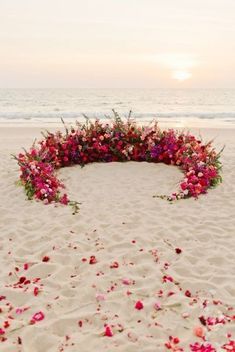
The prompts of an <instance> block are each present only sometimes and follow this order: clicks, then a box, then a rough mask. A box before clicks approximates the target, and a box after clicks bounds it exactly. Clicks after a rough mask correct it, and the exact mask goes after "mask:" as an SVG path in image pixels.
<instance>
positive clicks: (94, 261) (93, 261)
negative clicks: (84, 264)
mask: <svg viewBox="0 0 235 352" xmlns="http://www.w3.org/2000/svg"><path fill="white" fill-rule="evenodd" d="M96 263H97V259H96V257H95V256H94V255H91V256H90V261H89V264H96Z"/></svg>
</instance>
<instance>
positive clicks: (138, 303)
mask: <svg viewBox="0 0 235 352" xmlns="http://www.w3.org/2000/svg"><path fill="white" fill-rule="evenodd" d="M143 308H144V305H143V303H142V302H141V301H137V302H136V303H135V309H137V310H141V309H143Z"/></svg>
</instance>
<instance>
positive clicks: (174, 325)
mask: <svg viewBox="0 0 235 352" xmlns="http://www.w3.org/2000/svg"><path fill="white" fill-rule="evenodd" d="M43 128H45V126H43V125H41V126H37V127H34V126H28V127H27V126H26V125H24V126H23V125H19V126H16V127H12V126H11V127H8V126H7V124H5V125H4V124H2V125H1V126H0V151H1V158H0V184H1V203H0V229H1V231H0V256H1V270H0V328H1V329H2V333H1V335H0V338H2V339H3V341H2V342H0V351H3V352H34V351H35V352H45V351H47V352H57V351H58V352H61V351H68V352H72V351H73V352H78V351H81V352H88V351H93V350H94V349H96V350H97V351H102V352H103V351H109V352H110V351H122V352H124V351H125V352H126V351H128V352H134V351H141V352H142V351H144V352H153V351H160V352H161V351H167V350H169V349H167V347H166V343H167V342H169V337H170V336H173V337H174V338H176V337H177V338H178V339H179V342H177V340H175V342H176V343H175V348H184V350H185V351H190V349H189V345H190V344H194V343H196V342H198V343H200V344H202V343H205V341H204V340H206V342H207V343H210V344H211V345H212V346H213V347H214V348H216V349H217V351H224V350H223V349H222V347H221V346H222V345H223V344H225V343H226V342H228V340H229V339H230V337H228V336H230V335H228V334H232V335H233V338H234V333H235V321H234V316H235V311H234V310H233V308H234V307H235V299H234V297H235V286H234V277H235V261H234V253H235V241H234V229H235V218H234V205H235V202H234V196H235V183H234V179H235V140H234V135H235V129H234V128H224V129H222V128H220V129H219V128H201V129H200V130H199V128H195V129H192V132H193V133H194V134H195V135H199V133H200V134H201V136H202V138H203V140H204V141H209V140H210V139H212V138H215V140H214V145H215V146H216V147H217V150H220V149H221V148H222V146H223V145H224V144H225V145H226V148H225V150H224V152H223V155H222V162H223V174H222V176H223V183H222V184H221V185H219V186H218V187H217V188H216V189H212V190H209V192H208V194H207V195H206V196H201V197H200V198H199V199H198V200H194V199H188V200H181V201H178V202H175V203H173V204H170V203H169V202H167V201H165V200H162V199H158V198H154V197H153V196H154V195H156V194H170V193H171V192H172V191H174V190H175V189H176V188H177V184H178V182H179V181H180V180H181V178H182V174H181V172H180V171H179V170H178V169H177V168H176V167H173V166H166V165H163V164H153V163H146V162H142V163H135V162H128V163H109V164H97V163H94V164H89V165H87V166H85V167H84V168H82V169H81V168H80V167H79V166H76V167H70V168H64V169H62V170H60V171H59V175H60V177H61V179H63V180H64V183H65V185H66V190H67V193H68V195H69V197H70V199H73V200H77V201H79V202H81V203H82V204H81V205H80V212H79V213H78V214H76V215H72V211H71V209H70V207H65V206H57V207H55V206H54V205H47V206H46V205H44V204H42V203H41V202H36V201H28V200H26V196H25V194H24V191H23V188H22V187H19V186H17V185H16V182H17V180H18V176H19V172H18V165H17V164H16V161H15V160H14V159H13V158H12V157H11V154H18V153H19V152H20V151H22V147H25V148H26V149H27V148H29V146H30V145H32V143H33V141H34V139H35V138H39V137H40V131H41V130H42V129H43ZM53 128H54V127H53ZM138 308H139V309H138ZM37 313H39V321H37V322H36V323H34V324H32V317H33V316H34V315H35V314H37ZM40 314H41V315H40ZM40 317H41V318H42V319H41V320H40ZM200 317H203V318H201V320H200V319H199V318H200ZM232 317H233V318H232ZM207 318H211V320H210V322H211V324H209V323H205V321H203V319H207ZM216 318H217V320H216ZM213 319H214V320H213ZM6 322H7V323H6ZM107 327H108V329H107ZM109 329H110V330H109ZM3 331H4V333H3ZM0 332H1V330H0ZM105 332H106V334H109V332H110V334H111V335H113V336H104V333H105ZM200 335H201V336H200ZM202 336H203V337H202ZM4 340H5V341H4ZM177 346H178V347H177ZM172 351H173V349H172ZM174 351H180V349H174ZM208 351H209V350H208ZM231 351H234V350H231Z"/></svg>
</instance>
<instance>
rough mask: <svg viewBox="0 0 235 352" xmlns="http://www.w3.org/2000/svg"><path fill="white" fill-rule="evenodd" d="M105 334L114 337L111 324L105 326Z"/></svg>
mask: <svg viewBox="0 0 235 352" xmlns="http://www.w3.org/2000/svg"><path fill="white" fill-rule="evenodd" d="M104 336H108V337H112V336H113V332H112V330H111V328H110V326H106V327H105V331H104Z"/></svg>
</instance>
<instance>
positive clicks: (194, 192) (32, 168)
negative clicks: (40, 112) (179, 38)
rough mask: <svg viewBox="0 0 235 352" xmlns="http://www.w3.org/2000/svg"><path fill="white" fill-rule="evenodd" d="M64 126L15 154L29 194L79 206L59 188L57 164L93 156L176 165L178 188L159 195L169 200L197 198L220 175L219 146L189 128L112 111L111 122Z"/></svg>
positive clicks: (104, 159)
mask: <svg viewBox="0 0 235 352" xmlns="http://www.w3.org/2000/svg"><path fill="white" fill-rule="evenodd" d="M62 122H63V120H62ZM63 123H64V122H63ZM65 129H66V133H65V134H62V133H61V132H60V131H58V132H56V133H51V132H47V134H43V137H44V138H43V139H42V140H41V141H40V142H38V144H37V145H36V144H35V143H34V144H33V146H32V147H31V148H30V150H29V151H25V153H24V154H23V153H21V154H19V155H18V157H16V159H17V161H18V164H19V165H20V171H21V175H20V181H21V183H22V185H23V186H24V188H25V191H26V194H27V197H28V198H29V199H33V198H36V199H39V200H42V201H44V203H46V204H48V203H51V202H59V203H62V204H70V205H73V206H74V207H75V209H76V210H78V203H77V202H71V201H69V199H68V196H67V194H61V189H63V188H64V185H63V183H62V182H61V181H60V180H59V179H58V178H57V176H56V170H57V169H59V168H61V167H65V166H70V165H74V164H78V165H81V166H84V165H85V164H88V163H91V162H111V161H123V162H124V161H129V160H132V161H147V162H153V163H159V162H162V163H165V164H170V165H176V166H178V167H179V168H180V169H181V170H182V171H183V173H184V178H183V180H182V182H180V185H179V190H178V192H176V193H173V194H172V195H169V196H160V197H162V198H167V199H168V200H170V201H172V200H175V199H182V198H188V197H195V198H197V197H198V196H199V195H200V194H203V193H206V192H207V190H208V188H211V187H215V186H216V185H217V184H218V183H220V182H221V181H222V178H221V175H220V169H221V162H220V160H219V158H220V154H221V152H219V153H217V152H216V151H215V149H214V148H213V147H212V143H211V142H209V143H207V144H203V143H202V141H201V140H199V139H197V138H196V137H194V136H193V135H191V134H189V133H182V132H181V133H180V132H177V131H174V130H172V129H169V130H165V131H161V130H160V128H159V127H158V125H157V123H156V122H155V123H153V124H151V125H149V126H138V125H137V124H136V122H135V121H134V120H131V119H130V118H128V119H127V120H125V121H124V120H122V119H121V118H120V117H119V116H118V115H117V114H116V113H115V118H114V120H113V121H112V123H103V122H101V121H99V120H96V121H95V122H91V121H90V120H89V119H87V121H86V123H84V124H81V123H78V122H77V124H76V128H73V127H71V129H70V130H69V129H68V128H67V127H65Z"/></svg>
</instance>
